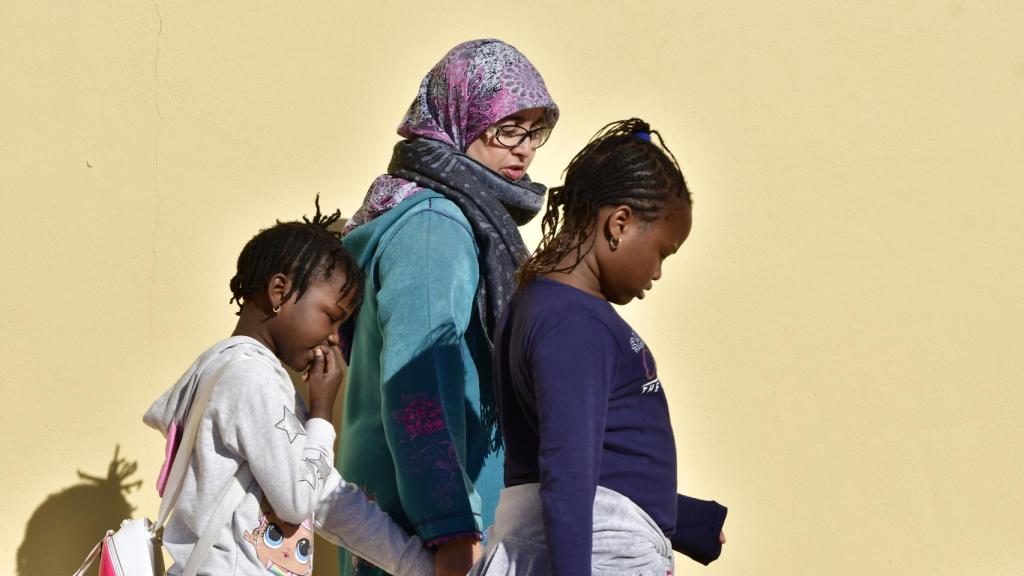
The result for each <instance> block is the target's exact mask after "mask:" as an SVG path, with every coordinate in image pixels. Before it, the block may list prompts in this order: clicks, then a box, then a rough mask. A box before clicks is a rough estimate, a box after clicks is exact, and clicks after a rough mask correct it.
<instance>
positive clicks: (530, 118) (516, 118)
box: [495, 108, 547, 124]
mask: <svg viewBox="0 0 1024 576" xmlns="http://www.w3.org/2000/svg"><path fill="white" fill-rule="evenodd" d="M546 114H547V111H546V110H545V109H544V108H527V109H526V110H520V111H519V112H516V113H515V114H509V115H508V116H505V117H504V118H502V119H501V120H498V121H497V122H495V124H508V123H509V122H515V123H516V124H537V123H539V122H541V121H543V120H544V117H545V115H546Z"/></svg>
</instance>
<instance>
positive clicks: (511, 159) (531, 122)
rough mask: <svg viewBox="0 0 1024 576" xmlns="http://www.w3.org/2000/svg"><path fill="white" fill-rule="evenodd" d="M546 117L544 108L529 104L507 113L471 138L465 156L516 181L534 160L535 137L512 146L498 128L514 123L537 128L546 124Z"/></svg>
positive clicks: (528, 127) (525, 127) (527, 127)
mask: <svg viewBox="0 0 1024 576" xmlns="http://www.w3.org/2000/svg"><path fill="white" fill-rule="evenodd" d="M544 117H545V110H544V109H543V108H530V109H528V110H521V111H519V112H516V113H515V114H512V115H511V116H506V117H505V118H502V119H501V120H499V121H497V122H495V123H494V125H493V126H491V128H489V129H488V130H487V131H486V132H484V133H483V134H481V135H480V137H479V138H477V139H476V140H474V141H473V142H471V143H470V145H469V146H468V147H467V148H466V156H469V157H470V158H472V159H473V160H476V161H477V162H479V163H481V164H483V165H484V166H486V167H487V168H490V169H491V170H492V171H493V172H497V173H498V174H501V175H502V176H504V177H505V178H507V179H509V180H511V181H513V182H515V181H518V180H519V179H521V178H522V177H523V176H524V175H525V174H526V170H527V169H528V168H529V167H530V162H533V154H534V151H535V148H534V144H533V139H531V138H530V137H527V138H525V139H523V141H522V142H520V143H519V144H518V145H517V146H514V147H512V148H509V147H508V146H506V145H504V144H502V143H501V142H499V141H498V138H497V137H496V135H495V129H497V130H501V129H502V128H503V127H507V126H513V125H514V126H519V127H521V128H524V129H526V130H536V129H538V128H544V127H547V126H546V124H545V120H544ZM506 140H507V139H506ZM541 143H543V142H541Z"/></svg>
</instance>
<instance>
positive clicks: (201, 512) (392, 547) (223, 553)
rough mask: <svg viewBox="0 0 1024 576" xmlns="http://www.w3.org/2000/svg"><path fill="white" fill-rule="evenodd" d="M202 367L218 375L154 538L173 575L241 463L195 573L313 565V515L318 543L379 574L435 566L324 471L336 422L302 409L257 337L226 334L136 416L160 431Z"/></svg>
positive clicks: (333, 473) (300, 569)
mask: <svg viewBox="0 0 1024 576" xmlns="http://www.w3.org/2000/svg"><path fill="white" fill-rule="evenodd" d="M208 360H209V362H207V361H208ZM225 364H227V366H226V367H225V369H224V370H221V371H219V372H218V370H219V369H220V368H221V366H223V365H225ZM200 367H202V375H201V376H200V377H201V378H213V377H214V375H215V374H219V377H218V381H217V382H216V383H215V384H214V389H213V395H212V397H211V398H210V403H209V406H208V407H207V409H206V412H205V414H204V415H203V419H202V421H201V422H200V425H199V434H198V437H197V439H196V443H195V448H194V450H193V453H192V459H191V462H190V465H189V467H188V470H187V472H186V474H185V481H184V485H183V486H182V490H181V496H180V498H179V499H178V504H177V506H176V508H175V510H174V513H173V515H172V516H171V519H170V521H169V522H168V523H167V526H166V527H165V529H164V535H163V542H164V547H165V548H166V549H167V552H168V553H169V554H170V556H171V558H172V559H173V560H174V565H173V566H171V568H170V569H169V570H168V574H172V575H175V574H180V573H181V570H182V569H183V568H184V565H185V562H186V561H187V560H188V556H189V554H190V553H191V552H192V548H193V546H194V545H195V543H196V541H197V540H198V539H199V536H200V535H201V534H202V532H203V528H204V527H205V526H206V522H207V520H209V517H210V516H211V514H212V513H213V510H214V509H215V508H216V507H217V503H218V502H219V501H220V496H221V494H222V493H223V491H224V488H225V486H227V485H228V482H230V481H231V480H232V478H233V477H234V476H235V473H236V472H237V471H238V469H239V466H241V465H242V464H243V463H244V464H246V465H248V466H249V467H250V469H251V470H252V474H253V478H254V481H253V482H252V484H251V485H249V486H248V487H247V489H246V495H245V498H244V499H243V500H242V502H241V504H239V505H238V508H236V509H235V512H234V514H233V515H232V518H231V521H230V522H229V523H228V524H227V526H225V527H224V529H223V530H222V532H221V534H220V536H219V537H218V539H217V541H216V543H215V544H214V546H213V549H212V550H210V552H209V554H208V555H207V556H206V560H205V561H204V562H203V567H202V569H201V570H200V572H199V573H200V574H209V575H216V576H224V575H250V574H251V575H253V576H256V575H261V576H262V575H265V574H268V573H270V574H277V575H291V574H304V575H308V574H312V571H313V534H312V531H311V530H310V526H311V525H315V531H316V533H318V534H320V535H321V536H323V537H324V538H325V539H327V540H328V541H330V542H332V543H334V544H337V545H339V546H342V547H344V548H346V549H348V550H351V551H352V552H353V553H355V554H357V555H359V556H360V557H362V558H365V559H366V560H368V561H369V562H371V563H373V564H375V565H377V566H379V567H381V568H383V569H384V570H386V571H387V572H390V573H392V574H396V575H403V576H404V575H407V574H408V575H418V574H433V570H434V565H433V556H432V554H431V553H430V552H429V551H428V550H426V549H425V548H424V547H423V545H422V542H421V541H420V540H419V538H417V537H415V536H409V535H408V534H406V533H405V532H404V531H403V530H402V529H401V528H400V527H399V526H398V525H396V524H395V523H394V522H393V521H392V520H391V518H390V517H389V516H388V515H387V514H386V513H385V512H383V511H382V510H381V509H380V508H379V507H378V506H377V505H376V504H374V503H373V502H370V501H369V500H368V499H367V498H366V496H365V494H364V493H363V491H362V490H361V489H360V488H359V487H358V486H356V485H354V484H350V483H348V482H346V481H345V480H344V479H343V478H342V477H341V476H340V475H339V474H338V472H337V470H335V469H334V466H333V465H332V462H334V451H333V445H334V437H335V434H334V427H333V426H332V425H331V423H330V422H328V421H326V420H323V419H320V418H308V417H307V410H306V406H305V403H304V402H303V400H302V398H301V397H300V396H299V395H298V393H297V392H296V391H295V388H294V386H292V382H291V379H290V378H289V377H288V373H287V372H285V370H284V367H283V366H282V365H281V362H280V360H278V359H277V358H276V357H275V356H274V355H273V353H271V352H270V350H268V349H267V348H266V347H265V346H263V345H262V344H260V343H259V342H257V341H256V340H253V339H252V338H249V337H246V336H234V337H232V338H228V339H227V340H223V341H221V342H218V343H217V344H215V345H214V346H212V347H211V348H210V349H208V350H207V351H206V352H204V353H203V354H202V355H201V356H200V357H199V358H198V359H197V360H196V361H195V363H193V364H192V367H191V368H189V370H188V371H187V372H186V373H185V374H184V375H183V376H182V377H181V379H180V380H178V382H177V383H176V384H175V385H174V386H172V387H171V388H170V389H169V390H167V391H166V392H164V394H163V395H162V396H160V398H159V399H158V400H157V401H156V402H155V403H154V404H153V405H152V406H151V407H150V408H149V410H147V411H146V415H145V416H144V417H143V420H144V421H145V422H146V424H148V425H149V426H151V427H153V428H155V429H157V430H159V431H160V432H161V433H163V434H164V435H165V436H166V435H167V429H168V426H169V425H170V423H171V421H172V420H173V418H174V414H175V411H176V409H177V407H178V405H179V402H181V401H182V399H183V398H184V397H185V395H186V392H187V384H188V382H189V380H190V379H191V378H192V376H193V375H194V374H195V372H196V370H198V369H200ZM314 522H315V523H314Z"/></svg>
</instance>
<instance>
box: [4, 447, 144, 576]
mask: <svg viewBox="0 0 1024 576" xmlns="http://www.w3.org/2000/svg"><path fill="white" fill-rule="evenodd" d="M137 468H138V463H137V462H128V461H127V460H125V459H124V458H121V457H120V446H116V447H115V448H114V457H113V459H112V460H111V461H110V463H109V464H108V465H107V476H106V478H101V477H98V476H93V475H91V474H87V473H85V472H82V471H81V470H78V478H79V479H80V480H81V482H80V483H78V484H75V485H73V486H70V487H68V488H65V489H63V490H61V491H60V492H57V493H55V494H51V495H50V496H48V497H47V498H46V500H44V501H43V503H42V504H40V505H39V507H38V508H36V510H35V512H33V513H32V516H31V517H30V518H29V521H28V525H27V526H26V527H25V539H24V540H22V542H21V546H20V547H18V554H17V575H18V576H54V575H59V574H73V573H74V572H75V570H77V569H78V567H79V566H80V565H81V564H82V560H83V559H85V557H86V555H87V554H88V553H89V551H90V550H92V548H93V546H95V545H96V543H97V542H99V541H100V539H101V538H102V537H103V535H104V534H105V533H106V531H107V530H114V529H117V527H118V526H120V524H121V521H122V520H124V519H126V518H129V517H131V515H132V513H133V512H134V511H135V507H134V506H132V505H131V504H130V503H129V502H128V500H127V499H126V498H125V496H126V495H127V494H128V493H129V492H131V491H132V490H138V489H139V487H141V486H142V480H136V481H134V482H130V481H129V478H130V477H131V476H132V475H133V474H135V471H136V469H137ZM97 570H98V568H97V564H94V565H93V566H92V568H90V570H89V572H87V574H96V573H97Z"/></svg>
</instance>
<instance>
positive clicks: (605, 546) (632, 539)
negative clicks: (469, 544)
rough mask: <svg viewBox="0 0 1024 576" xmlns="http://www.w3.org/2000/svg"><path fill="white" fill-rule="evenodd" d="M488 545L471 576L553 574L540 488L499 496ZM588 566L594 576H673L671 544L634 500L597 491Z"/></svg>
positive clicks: (521, 488) (534, 486) (525, 487)
mask: <svg viewBox="0 0 1024 576" xmlns="http://www.w3.org/2000/svg"><path fill="white" fill-rule="evenodd" d="M489 540H490V543H489V544H488V545H487V548H486V550H484V557H483V558H481V559H480V561H479V562H477V563H476V564H475V565H474V566H473V569H472V570H471V571H470V572H469V576H504V575H509V574H529V575H531V576H547V575H548V574H549V566H550V565H549V563H548V550H547V542H546V538H545V535H544V521H543V518H542V515H541V502H540V484H521V485H519V486H512V487H511V488H505V489H504V490H502V491H501V498H500V499H499V500H498V510H497V517H496V519H495V522H494V526H492V527H491V531H490V537H489ZM590 562H591V573H592V574H594V575H595V576H626V575H630V576H633V575H637V576H671V574H672V570H673V559H672V544H671V542H670V541H669V539H668V538H666V537H665V535H664V534H662V533H661V529H659V528H658V525H657V524H655V523H654V520H652V519H651V517H650V516H648V515H647V513H646V512H644V511H643V510H641V509H640V507H639V506H637V505H636V504H634V503H633V501H632V500H630V499H629V498H626V497H625V496H623V495H622V494H619V493H618V492H615V491H613V490H608V489H607V488H602V487H601V486H598V487H597V494H596V495H595V496H594V551H593V554H592V555H591V558H590Z"/></svg>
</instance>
